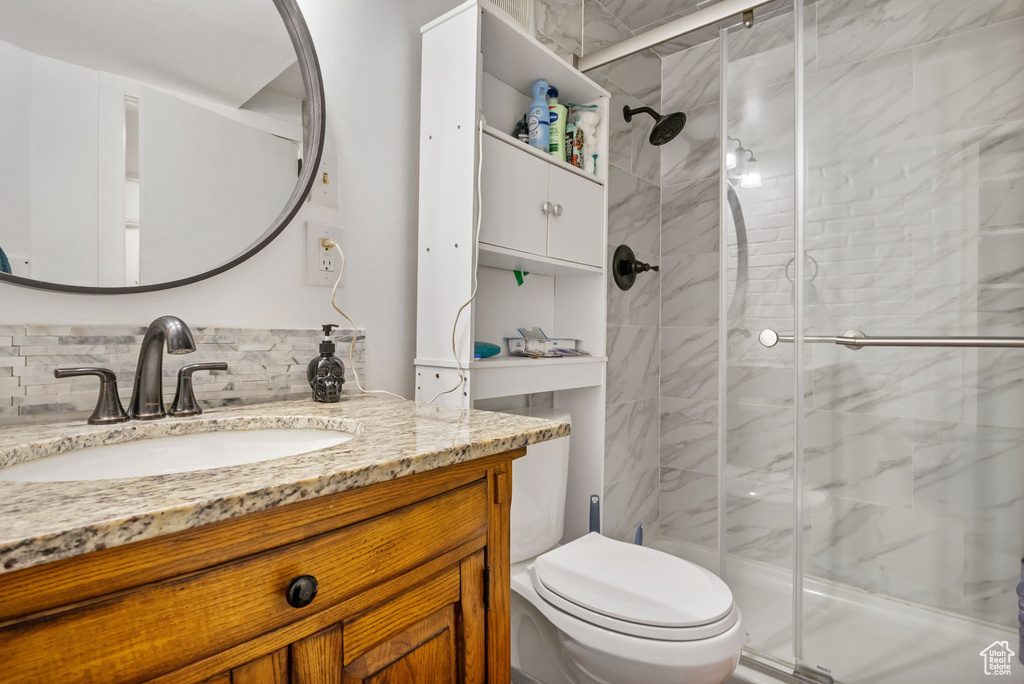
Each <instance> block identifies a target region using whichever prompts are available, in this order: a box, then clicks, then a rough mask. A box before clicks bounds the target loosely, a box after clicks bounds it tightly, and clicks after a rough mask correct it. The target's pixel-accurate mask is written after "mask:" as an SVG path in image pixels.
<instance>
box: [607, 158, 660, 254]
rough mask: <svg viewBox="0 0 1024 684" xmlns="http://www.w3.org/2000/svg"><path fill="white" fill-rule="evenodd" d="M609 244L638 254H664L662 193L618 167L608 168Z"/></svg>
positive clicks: (656, 187)
mask: <svg viewBox="0 0 1024 684" xmlns="http://www.w3.org/2000/svg"><path fill="white" fill-rule="evenodd" d="M608 242H609V243H610V244H612V245H620V244H623V243H625V244H628V245H629V246H630V247H632V248H633V250H634V251H637V252H645V253H647V254H658V253H660V252H661V191H660V189H659V188H658V186H657V185H655V184H654V183H651V182H648V181H647V180H644V179H643V178H639V177H637V176H635V175H633V174H631V173H629V172H627V171H624V170H623V169H620V168H619V167H617V166H612V167H610V168H609V178H608Z"/></svg>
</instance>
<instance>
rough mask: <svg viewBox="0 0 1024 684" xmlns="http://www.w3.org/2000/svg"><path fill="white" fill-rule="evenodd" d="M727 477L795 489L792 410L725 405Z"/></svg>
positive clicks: (779, 407) (746, 405)
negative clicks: (793, 487)
mask: <svg viewBox="0 0 1024 684" xmlns="http://www.w3.org/2000/svg"><path fill="white" fill-rule="evenodd" d="M726 416H727V421H726V426H727V432H726V457H725V472H726V475H727V476H728V477H731V478H734V479H737V480H745V481H747V482H760V483H764V484H767V485H776V486H780V487H792V486H793V434H794V433H793V430H794V426H793V418H794V415H793V409H792V408H789V407H784V406H754V405H750V404H728V405H727V406H726Z"/></svg>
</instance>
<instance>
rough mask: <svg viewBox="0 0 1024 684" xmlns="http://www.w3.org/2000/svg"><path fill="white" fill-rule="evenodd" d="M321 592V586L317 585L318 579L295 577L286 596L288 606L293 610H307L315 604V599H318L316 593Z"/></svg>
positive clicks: (310, 576) (289, 584) (304, 576)
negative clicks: (310, 605)
mask: <svg viewBox="0 0 1024 684" xmlns="http://www.w3.org/2000/svg"><path fill="white" fill-rule="evenodd" d="M319 590H320V585H319V584H317V581H316V577H313V576H312V575H299V576H298V577H293V578H292V581H290V582H289V583H288V588H287V589H285V592H284V596H285V598H286V599H288V605H289V606H291V607H292V608H305V607H306V606H308V605H309V604H310V603H312V602H313V599H315V598H316V592H317V591H319Z"/></svg>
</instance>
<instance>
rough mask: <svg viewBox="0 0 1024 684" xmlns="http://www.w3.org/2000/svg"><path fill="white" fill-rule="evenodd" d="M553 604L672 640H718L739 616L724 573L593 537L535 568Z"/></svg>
mask: <svg viewBox="0 0 1024 684" xmlns="http://www.w3.org/2000/svg"><path fill="white" fill-rule="evenodd" d="M528 572H529V576H530V580H531V583H532V585H533V588H534V590H535V591H536V592H537V594H538V595H539V596H540V597H541V598H542V599H543V600H544V601H546V602H547V603H550V604H551V605H552V606H554V607H555V608H558V609H559V610H561V611H563V612H565V613H568V614H570V615H572V616H574V617H576V618H579V619H580V620H584V621H586V622H588V623H590V624H592V625H597V626H600V627H604V628H605V629H610V630H612V631H615V632H618V633H620V634H628V635H631V636H636V637H641V638H645V639H661V640H664V641H694V640H697V639H707V638H709V637H713V636H717V635H719V634H721V633H723V632H725V631H727V630H728V629H729V628H730V627H732V626H733V625H734V624H736V621H737V619H738V616H739V611H738V610H737V609H736V606H735V604H734V602H733V597H732V592H731V591H729V587H728V586H727V585H726V584H725V582H723V581H722V580H721V579H720V578H718V577H717V576H716V575H714V574H712V573H711V572H709V571H707V570H705V569H704V568H702V567H700V566H698V565H695V564H694V563H690V562H688V561H685V560H682V559H680V558H676V557H674V556H670V555H668V554H666V553H663V552H661V551H657V550H655V549H650V548H645V547H643V546H636V545H634V544H626V543H623V542H619V541H615V540H613V539H609V538H607V537H603V536H601V535H600V534H597V533H590V534H588V535H585V536H583V537H580V538H579V539H576V540H575V541H572V542H570V543H568V544H566V545H564V546H561V547H558V548H557V549H553V550H551V551H548V552H547V553H543V554H541V555H540V556H537V558H535V559H534V561H533V563H532V564H531V565H530V566H529V568H528Z"/></svg>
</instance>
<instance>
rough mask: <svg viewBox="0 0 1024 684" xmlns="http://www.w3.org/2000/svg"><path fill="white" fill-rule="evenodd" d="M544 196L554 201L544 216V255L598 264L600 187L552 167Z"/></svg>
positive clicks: (601, 251)
mask: <svg viewBox="0 0 1024 684" xmlns="http://www.w3.org/2000/svg"><path fill="white" fill-rule="evenodd" d="M548 197H550V198H551V201H552V202H553V203H554V206H553V211H552V213H551V216H550V217H549V218H548V256H549V257H552V258H554V259H564V260H566V261H574V262H576V263H580V264H589V265H591V266H600V265H601V262H602V261H603V258H602V255H603V253H604V248H603V245H602V244H601V227H602V225H603V216H604V189H603V188H602V187H601V186H600V185H597V184H596V183H594V182H592V181H589V180H587V179H585V178H580V177H579V176H577V175H575V174H573V173H570V172H568V171H563V170H562V169H558V168H552V169H551V172H550V175H549V176H548Z"/></svg>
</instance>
